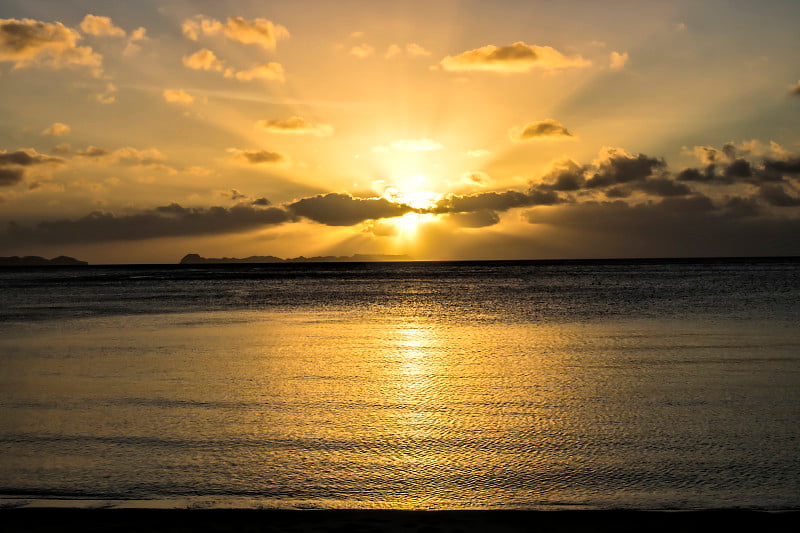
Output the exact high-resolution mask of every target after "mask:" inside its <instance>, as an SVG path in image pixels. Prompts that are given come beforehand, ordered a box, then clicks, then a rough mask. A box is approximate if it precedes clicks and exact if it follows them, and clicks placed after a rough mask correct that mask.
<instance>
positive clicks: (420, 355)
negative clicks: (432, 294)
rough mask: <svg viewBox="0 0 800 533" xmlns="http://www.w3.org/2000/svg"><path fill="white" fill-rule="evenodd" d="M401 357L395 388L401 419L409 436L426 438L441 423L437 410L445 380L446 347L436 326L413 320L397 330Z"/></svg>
mask: <svg viewBox="0 0 800 533" xmlns="http://www.w3.org/2000/svg"><path fill="white" fill-rule="evenodd" d="M396 338H397V344H396V349H397V356H396V358H395V360H396V366H395V372H394V377H393V381H394V384H395V386H394V387H393V389H394V391H395V395H396V399H397V401H398V403H399V404H400V405H401V406H402V408H401V410H400V411H399V413H400V414H399V419H398V422H399V424H400V425H401V427H402V429H401V433H402V434H404V435H405V436H407V437H416V438H419V437H424V436H428V435H432V434H434V433H435V432H436V428H437V426H439V424H440V423H441V420H440V418H439V413H438V412H437V410H436V409H435V405H436V403H437V398H438V397H439V396H441V393H440V391H439V389H440V388H441V387H442V386H443V385H444V384H443V382H442V377H443V376H442V373H441V360H440V354H441V353H442V346H441V342H440V339H439V338H438V336H437V335H436V331H435V330H434V328H432V327H430V326H428V327H426V326H423V325H421V324H416V323H411V324H404V325H402V326H399V327H398V328H397V330H396Z"/></svg>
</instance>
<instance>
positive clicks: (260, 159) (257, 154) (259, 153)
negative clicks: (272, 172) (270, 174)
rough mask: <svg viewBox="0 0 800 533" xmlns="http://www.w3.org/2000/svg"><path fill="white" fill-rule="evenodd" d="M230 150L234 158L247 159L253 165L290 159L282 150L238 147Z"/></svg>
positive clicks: (271, 163)
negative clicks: (240, 148)
mask: <svg viewBox="0 0 800 533" xmlns="http://www.w3.org/2000/svg"><path fill="white" fill-rule="evenodd" d="M228 152H230V153H231V154H233V157H234V158H236V159H239V160H242V161H246V162H247V163H250V164H251V165H261V164H270V165H275V164H279V163H286V162H287V161H288V160H289V158H288V157H286V155H284V154H282V153H280V152H270V151H268V150H237V149H236V148H231V149H230V150H228Z"/></svg>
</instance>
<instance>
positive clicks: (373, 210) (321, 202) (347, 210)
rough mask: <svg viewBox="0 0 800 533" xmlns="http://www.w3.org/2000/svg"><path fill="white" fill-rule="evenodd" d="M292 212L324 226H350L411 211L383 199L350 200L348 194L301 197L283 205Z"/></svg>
mask: <svg viewBox="0 0 800 533" xmlns="http://www.w3.org/2000/svg"><path fill="white" fill-rule="evenodd" d="M287 209H289V210H290V211H291V212H292V213H294V214H295V215H298V216H303V217H306V218H309V219H311V220H314V221H315V222H319V223H321V224H325V225H328V226H351V225H353V224H358V223H359V222H364V221H366V220H376V219H379V218H391V217H399V216H402V215H404V214H406V213H410V212H412V211H414V208H412V207H411V206H408V205H404V204H397V203H393V202H390V201H389V200H387V199H386V198H354V197H353V196H351V195H349V194H340V193H330V194H325V195H319V196H314V197H312V198H303V199H302V200H298V201H296V202H294V203H292V204H289V205H288V206H287Z"/></svg>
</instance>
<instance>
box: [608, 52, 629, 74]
mask: <svg viewBox="0 0 800 533" xmlns="http://www.w3.org/2000/svg"><path fill="white" fill-rule="evenodd" d="M628 57H629V56H628V52H623V53H621V54H620V53H619V52H611V55H610V56H609V66H608V68H610V69H611V70H622V69H623V68H625V65H626V64H627V63H628Z"/></svg>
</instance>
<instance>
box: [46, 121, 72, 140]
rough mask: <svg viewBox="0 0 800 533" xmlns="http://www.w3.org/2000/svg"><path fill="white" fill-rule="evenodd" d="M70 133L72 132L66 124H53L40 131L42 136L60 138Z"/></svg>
mask: <svg viewBox="0 0 800 533" xmlns="http://www.w3.org/2000/svg"><path fill="white" fill-rule="evenodd" d="M70 131H72V130H71V129H70V127H69V126H67V125H66V124H63V123H61V122H53V123H52V124H51V125H50V127H48V128H46V129H45V130H43V131H42V135H52V136H53V137H60V136H61V135H67V134H68V133H69V132H70Z"/></svg>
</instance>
